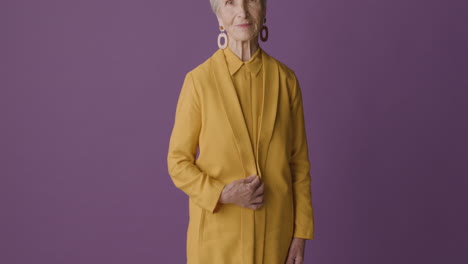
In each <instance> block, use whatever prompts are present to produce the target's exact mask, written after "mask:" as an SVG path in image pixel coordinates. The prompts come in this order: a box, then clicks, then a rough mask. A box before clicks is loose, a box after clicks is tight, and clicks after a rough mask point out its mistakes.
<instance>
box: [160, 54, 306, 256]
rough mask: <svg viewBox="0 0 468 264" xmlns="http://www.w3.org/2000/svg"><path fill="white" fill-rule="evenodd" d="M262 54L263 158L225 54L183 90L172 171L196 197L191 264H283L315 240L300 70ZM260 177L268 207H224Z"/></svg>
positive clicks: (191, 75)
mask: <svg viewBox="0 0 468 264" xmlns="http://www.w3.org/2000/svg"><path fill="white" fill-rule="evenodd" d="M262 51H263V52H262V58H263V67H262V70H263V76H264V80H263V83H264V86H263V102H264V104H263V111H262V114H261V117H260V127H259V129H260V131H259V138H258V142H259V143H258V145H257V148H258V149H257V153H258V154H257V156H254V153H255V152H254V151H253V150H252V143H251V142H250V137H249V134H248V129H247V126H246V123H245V121H244V118H243V114H242V109H241V105H240V103H239V101H238V99H237V94H236V91H235V88H234V86H233V83H232V81H231V77H230V74H229V70H228V66H227V63H226V61H225V57H224V54H223V51H222V50H221V49H218V50H217V51H216V52H215V53H214V54H213V55H212V56H211V57H210V58H208V59H207V60H206V61H204V62H203V63H202V64H200V65H198V66H197V67H196V68H194V69H193V70H191V71H190V72H188V73H187V74H186V76H185V80H184V83H183V85H182V88H181V90H180V95H179V99H178V102H177V107H176V113H175V121H174V126H173V129H172V134H171V137H170V141H169V151H168V156H167V164H168V172H169V175H170V176H171V179H172V181H173V182H174V184H175V186H176V187H177V188H179V189H180V190H182V191H183V192H184V193H186V194H187V195H188V197H189V216H190V219H189V224H188V229H187V241H186V242H187V244H186V246H187V247H186V253H187V263H188V264H261V263H265V264H284V263H285V261H286V257H287V254H288V250H289V246H290V243H291V240H292V238H293V237H299V238H305V239H313V235H314V218H313V207H312V202H311V186H310V185H311V177H310V163H309V156H308V147H307V138H306V129H305V125H304V114H303V105H302V96H301V89H300V86H299V82H298V80H297V78H296V75H295V73H294V71H293V70H291V69H290V68H288V67H287V66H286V65H284V64H283V63H281V62H280V61H278V60H276V59H275V58H273V57H271V56H270V55H269V54H267V53H266V52H265V51H264V50H262ZM197 148H198V150H199V153H198V157H197ZM257 172H258V173H257ZM256 173H257V174H258V175H259V176H260V177H261V180H262V182H263V183H264V188H265V189H264V205H263V207H262V208H260V209H257V210H252V209H248V208H244V207H241V206H238V205H234V204H222V205H221V206H217V205H218V199H219V196H220V194H221V191H222V189H223V187H224V186H225V185H226V184H228V183H230V182H232V181H234V180H238V179H242V178H244V177H247V176H249V175H252V174H256Z"/></svg>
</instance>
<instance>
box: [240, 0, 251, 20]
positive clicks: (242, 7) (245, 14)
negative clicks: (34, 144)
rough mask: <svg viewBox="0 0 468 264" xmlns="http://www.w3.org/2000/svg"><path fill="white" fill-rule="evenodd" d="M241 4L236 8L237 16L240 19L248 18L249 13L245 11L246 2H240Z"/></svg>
mask: <svg viewBox="0 0 468 264" xmlns="http://www.w3.org/2000/svg"><path fill="white" fill-rule="evenodd" d="M240 2H241V3H240V4H239V5H238V6H237V8H238V10H237V14H238V16H240V17H248V16H249V13H248V11H247V3H246V2H247V1H240Z"/></svg>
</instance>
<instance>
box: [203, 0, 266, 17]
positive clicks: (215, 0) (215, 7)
mask: <svg viewBox="0 0 468 264" xmlns="http://www.w3.org/2000/svg"><path fill="white" fill-rule="evenodd" d="M219 1H222V0H210V4H211V9H212V10H213V13H215V14H216V13H217V11H218V6H219ZM261 1H262V8H263V9H264V10H266V4H267V3H266V2H267V0H261Z"/></svg>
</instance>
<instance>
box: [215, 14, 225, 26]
mask: <svg viewBox="0 0 468 264" xmlns="http://www.w3.org/2000/svg"><path fill="white" fill-rule="evenodd" d="M216 18H217V19H218V25H219V26H223V27H224V25H223V21H222V20H221V18H220V17H219V16H218V15H216Z"/></svg>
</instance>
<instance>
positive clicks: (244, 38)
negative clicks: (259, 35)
mask: <svg viewBox="0 0 468 264" xmlns="http://www.w3.org/2000/svg"><path fill="white" fill-rule="evenodd" d="M255 37H256V35H255V34H252V33H246V34H237V35H236V36H233V38H232V40H234V41H252V40H255V39H256V38H255Z"/></svg>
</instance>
